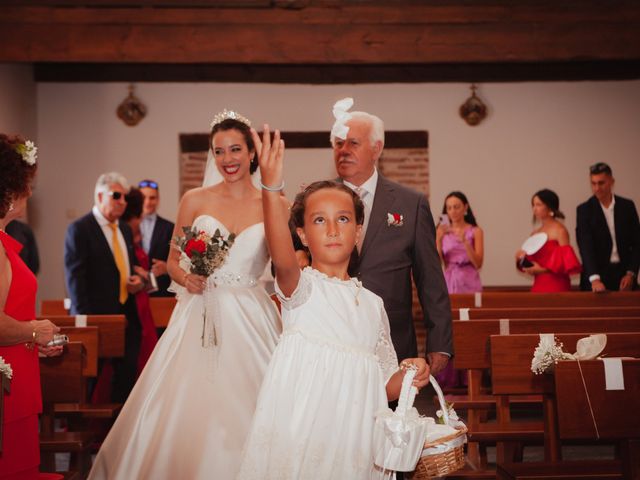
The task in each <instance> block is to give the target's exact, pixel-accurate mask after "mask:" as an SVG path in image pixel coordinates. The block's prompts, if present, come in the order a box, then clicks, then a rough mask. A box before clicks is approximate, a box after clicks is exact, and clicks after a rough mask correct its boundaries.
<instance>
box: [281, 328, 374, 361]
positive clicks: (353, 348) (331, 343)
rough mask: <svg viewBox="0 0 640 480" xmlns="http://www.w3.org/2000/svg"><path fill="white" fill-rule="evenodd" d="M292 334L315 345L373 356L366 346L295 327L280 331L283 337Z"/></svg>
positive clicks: (291, 335)
mask: <svg viewBox="0 0 640 480" xmlns="http://www.w3.org/2000/svg"><path fill="white" fill-rule="evenodd" d="M293 336H300V337H302V338H304V339H305V340H307V341H308V342H311V343H315V344H317V345H322V346H325V347H329V348H332V349H334V350H337V351H340V352H344V353H355V354H358V355H363V356H367V357H373V358H375V354H374V353H373V352H372V351H371V349H368V348H366V347H364V346H360V345H348V344H344V343H338V342H336V341H335V340H333V339H330V338H326V337H322V336H320V335H311V334H309V333H307V332H303V331H302V330H299V329H297V328H287V329H285V330H284V332H282V337H283V338H286V337H293Z"/></svg>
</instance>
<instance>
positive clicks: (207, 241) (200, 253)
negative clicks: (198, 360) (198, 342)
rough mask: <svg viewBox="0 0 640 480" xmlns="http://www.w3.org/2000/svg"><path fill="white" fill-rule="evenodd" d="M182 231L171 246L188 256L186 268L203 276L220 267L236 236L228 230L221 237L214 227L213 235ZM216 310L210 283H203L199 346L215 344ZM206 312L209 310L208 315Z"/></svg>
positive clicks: (197, 231)
mask: <svg viewBox="0 0 640 480" xmlns="http://www.w3.org/2000/svg"><path fill="white" fill-rule="evenodd" d="M182 231H183V232H184V236H183V237H180V236H177V237H174V239H173V245H174V248H177V249H178V250H179V251H180V252H181V254H182V255H183V256H185V257H187V258H188V259H189V262H190V264H191V266H190V268H189V271H190V272H191V273H194V274H196V275H202V276H203V277H209V276H210V275H212V274H213V273H214V272H215V271H216V270H217V269H218V268H219V267H220V266H222V264H223V263H224V261H225V259H226V258H227V255H228V254H229V250H230V249H231V246H232V245H233V242H234V241H235V239H236V235H235V234H234V233H230V234H229V235H228V236H227V237H226V238H225V237H224V236H223V235H222V233H220V229H218V228H217V229H216V231H215V232H214V233H213V235H209V234H208V233H207V232H205V231H204V230H198V229H196V228H193V227H182ZM216 310H217V304H216V302H215V298H214V295H212V292H211V290H210V284H209V282H207V288H206V289H205V291H204V308H203V312H202V336H201V339H202V346H203V347H205V348H206V347H212V346H217V345H218V328H216V318H215V317H216V313H217V312H216ZM208 313H212V315H211V318H209V315H208Z"/></svg>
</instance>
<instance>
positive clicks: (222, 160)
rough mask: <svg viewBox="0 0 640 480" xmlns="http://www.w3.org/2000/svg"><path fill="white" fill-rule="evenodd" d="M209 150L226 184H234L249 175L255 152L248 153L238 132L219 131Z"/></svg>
mask: <svg viewBox="0 0 640 480" xmlns="http://www.w3.org/2000/svg"><path fill="white" fill-rule="evenodd" d="M211 150H212V151H213V157H214V158H215V161H216V166H217V167H218V171H219V172H220V174H221V175H222V178H224V180H225V181H226V182H235V181H238V180H241V179H243V178H244V177H245V176H247V175H249V174H250V172H249V168H250V164H251V159H252V158H253V156H254V155H255V152H254V151H253V150H252V151H249V147H248V146H247V142H246V140H245V138H244V135H243V134H242V133H241V132H240V131H238V130H234V129H231V130H221V131H218V132H216V134H215V135H214V136H213V139H212V140H211Z"/></svg>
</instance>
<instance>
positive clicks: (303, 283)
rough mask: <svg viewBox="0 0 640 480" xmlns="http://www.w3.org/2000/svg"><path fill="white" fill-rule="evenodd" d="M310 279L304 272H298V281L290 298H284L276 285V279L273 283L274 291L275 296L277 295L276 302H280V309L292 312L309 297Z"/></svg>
mask: <svg viewBox="0 0 640 480" xmlns="http://www.w3.org/2000/svg"><path fill="white" fill-rule="evenodd" d="M311 287H312V283H311V278H309V275H307V274H306V273H305V272H300V279H299V280H298V286H297V287H296V289H295V290H294V291H293V293H292V294H291V296H290V297H285V295H284V294H283V293H282V290H280V286H279V285H278V279H277V278H276V280H275V282H274V288H275V290H276V295H278V300H280V304H281V305H282V308H284V309H286V310H293V309H294V308H297V307H299V306H300V305H302V304H303V303H305V302H306V301H307V300H309V297H310V296H311Z"/></svg>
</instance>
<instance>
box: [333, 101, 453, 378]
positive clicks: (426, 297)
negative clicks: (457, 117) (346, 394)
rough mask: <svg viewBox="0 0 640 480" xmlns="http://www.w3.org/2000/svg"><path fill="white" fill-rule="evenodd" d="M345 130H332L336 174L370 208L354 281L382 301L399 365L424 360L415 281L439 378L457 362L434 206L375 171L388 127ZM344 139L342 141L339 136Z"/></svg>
mask: <svg viewBox="0 0 640 480" xmlns="http://www.w3.org/2000/svg"><path fill="white" fill-rule="evenodd" d="M339 122H340V121H338V122H336V123H339ZM342 123H343V124H342V129H340V128H335V126H334V129H333V130H332V135H331V143H332V145H333V152H334V160H335V165H336V170H337V171H338V175H339V176H340V178H341V179H342V181H343V182H344V184H345V185H347V186H348V187H350V188H352V189H353V190H355V191H356V192H357V193H359V195H360V197H361V198H362V201H363V203H364V205H365V223H364V225H363V232H362V236H361V241H360V244H361V248H359V252H358V255H357V256H356V255H355V252H354V258H352V262H351V266H350V274H351V275H354V276H358V277H360V279H361V280H362V283H363V284H364V286H365V287H366V288H368V289H369V290H371V291H373V292H374V293H376V294H377V295H379V296H380V297H382V299H383V300H384V305H385V309H386V311H387V314H388V316H389V322H390V324H391V338H392V340H393V344H394V347H395V349H396V352H397V354H398V359H399V360H402V359H403V358H409V357H416V356H417V353H418V351H417V341H416V334H415V329H414V325H413V315H412V286H411V277H412V275H413V278H414V280H415V283H416V287H417V290H418V297H419V299H420V304H421V306H422V310H423V314H424V322H425V325H426V327H427V347H426V352H427V361H428V362H429V365H430V367H431V373H432V374H436V373H438V372H439V371H441V370H442V369H443V368H444V367H445V366H446V365H447V362H448V361H449V358H450V357H451V355H453V341H452V331H451V330H452V325H451V307H450V304H449V295H448V293H447V287H446V284H445V281H444V276H443V273H442V268H441V266H440V259H439V257H438V252H437V250H436V246H435V228H434V224H433V218H432V216H431V211H430V209H429V203H428V202H427V199H426V197H425V196H424V195H423V194H421V193H419V192H416V191H414V190H411V189H409V188H407V187H404V186H402V185H400V184H398V183H395V182H392V181H391V180H388V179H386V178H385V177H383V176H382V175H380V173H379V172H378V171H377V169H376V167H375V164H376V162H377V160H378V159H379V158H380V155H381V154H382V149H383V147H384V124H383V123H382V120H380V119H379V118H378V117H376V116H374V115H370V114H368V113H364V112H352V113H350V114H348V116H347V117H346V121H344V122H342ZM345 127H346V128H348V131H346V132H345ZM340 131H342V134H343V135H342V136H343V137H344V138H341V137H340V136H339V133H337V132H340Z"/></svg>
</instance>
